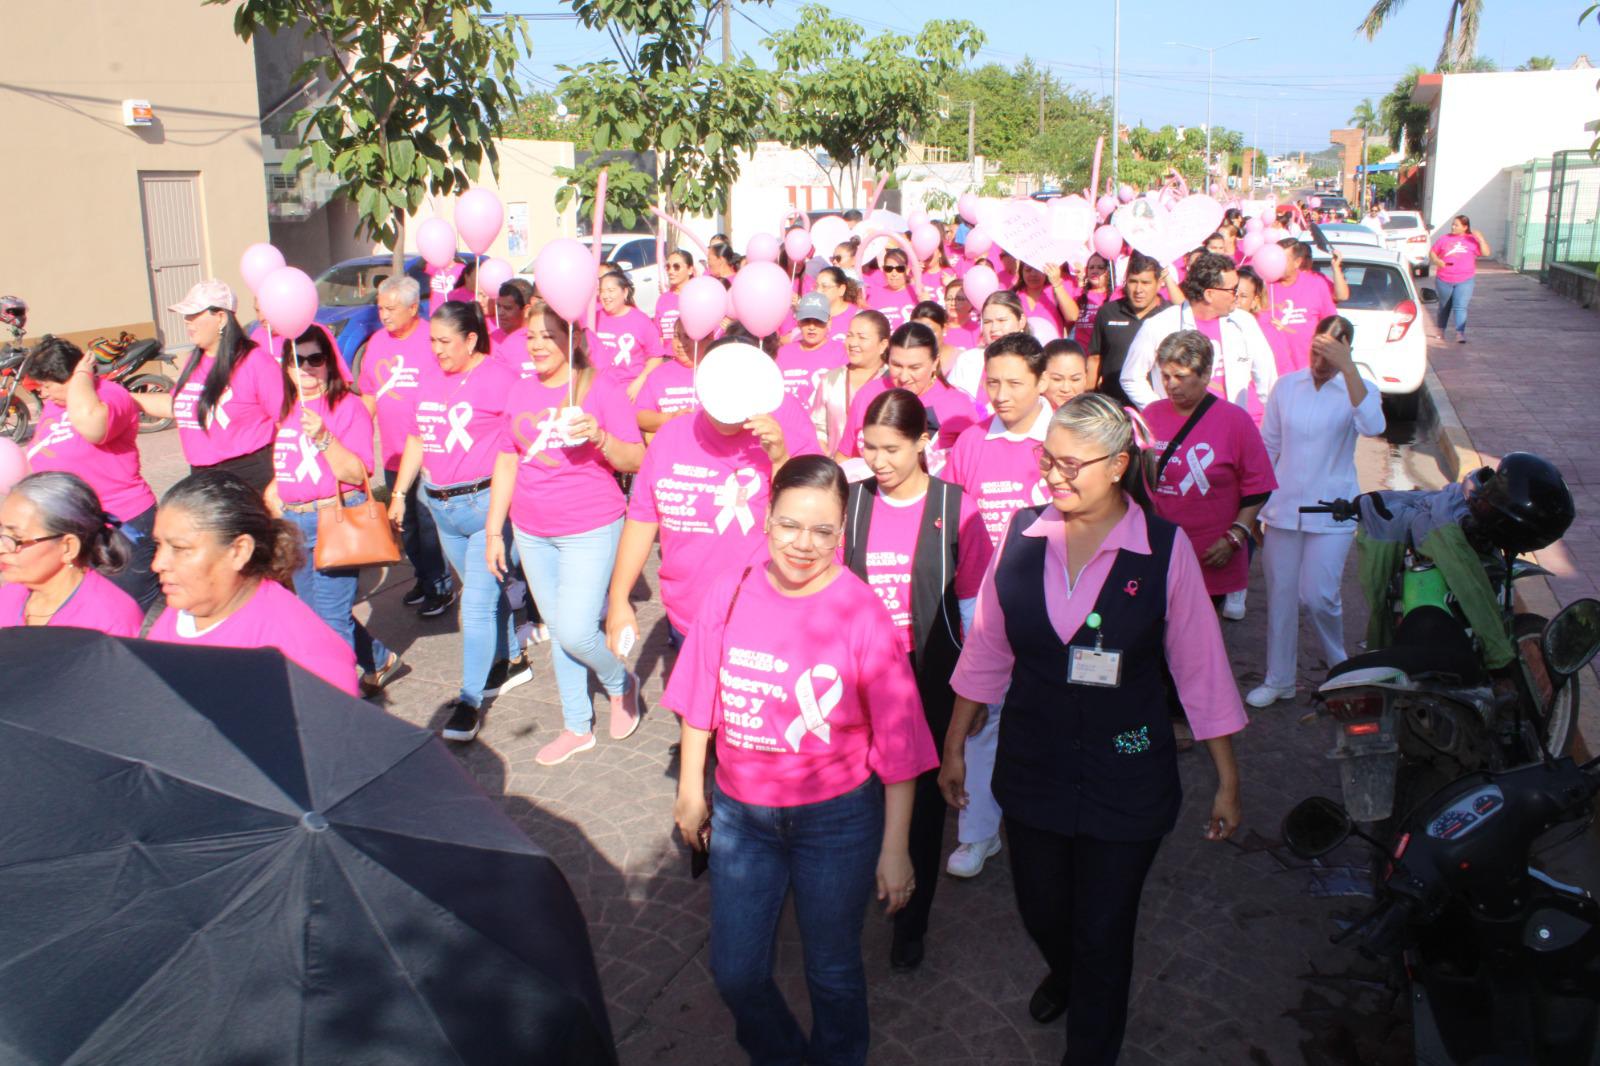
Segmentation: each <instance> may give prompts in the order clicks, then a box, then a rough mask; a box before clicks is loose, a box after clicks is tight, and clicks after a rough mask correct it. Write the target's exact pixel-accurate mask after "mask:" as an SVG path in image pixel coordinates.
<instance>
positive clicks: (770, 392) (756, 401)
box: [695, 344, 783, 426]
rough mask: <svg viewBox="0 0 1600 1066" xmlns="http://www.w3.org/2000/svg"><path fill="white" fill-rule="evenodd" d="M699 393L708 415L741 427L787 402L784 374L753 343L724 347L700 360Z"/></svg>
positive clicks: (698, 395) (726, 345)
mask: <svg viewBox="0 0 1600 1066" xmlns="http://www.w3.org/2000/svg"><path fill="white" fill-rule="evenodd" d="M695 394H696V396H697V397H698V398H699V400H700V406H701V407H703V408H705V412H706V414H708V415H710V416H711V417H712V418H714V419H716V420H717V421H718V422H721V423H723V424H724V425H732V426H737V425H741V424H743V423H745V422H748V421H749V420H750V419H752V418H754V417H755V416H756V415H769V414H771V413H772V412H774V411H776V410H777V409H778V405H779V404H781V403H782V402H783V371H781V370H779V369H778V364H777V363H775V362H773V361H772V359H771V357H769V356H768V355H767V353H766V352H763V351H762V350H761V349H760V348H757V347H756V346H755V345H753V344H724V345H721V346H720V347H718V348H714V349H712V350H711V351H710V352H708V353H706V355H705V357H704V358H703V359H701V360H700V370H699V374H698V380H697V382H696V384H695Z"/></svg>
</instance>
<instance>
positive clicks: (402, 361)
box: [372, 352, 406, 401]
mask: <svg viewBox="0 0 1600 1066" xmlns="http://www.w3.org/2000/svg"><path fill="white" fill-rule="evenodd" d="M405 373H406V357H405V353H403V352H402V353H401V354H400V355H397V356H395V357H394V361H393V362H390V361H389V360H383V361H382V362H380V363H378V376H379V377H383V378H386V379H387V380H386V381H384V383H383V387H382V388H380V389H378V392H377V395H375V396H373V397H372V398H373V400H374V401H376V400H381V399H383V394H384V393H386V392H388V391H389V390H390V389H392V388H394V387H395V386H396V385H398V384H399V383H400V379H401V378H402V377H404V376H405Z"/></svg>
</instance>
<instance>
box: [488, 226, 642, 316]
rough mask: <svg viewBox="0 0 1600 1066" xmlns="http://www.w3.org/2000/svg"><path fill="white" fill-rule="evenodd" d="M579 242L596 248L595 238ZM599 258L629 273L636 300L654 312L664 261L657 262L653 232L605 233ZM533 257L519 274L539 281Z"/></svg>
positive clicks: (581, 239) (601, 240)
mask: <svg viewBox="0 0 1600 1066" xmlns="http://www.w3.org/2000/svg"><path fill="white" fill-rule="evenodd" d="M578 243H579V244H585V245H588V246H589V247H591V248H592V247H594V238H593V237H579V238H578ZM600 260H601V262H604V263H609V264H611V265H613V266H615V267H617V268H618V269H619V270H622V271H623V272H624V273H626V274H627V275H628V278H629V280H631V281H632V282H633V302H634V303H636V304H638V305H639V310H641V311H643V312H644V313H645V314H647V315H654V314H655V310H656V297H657V296H659V295H660V294H661V264H659V263H657V262H656V239H655V237H653V236H651V235H650V234H639V233H606V234H602V235H601V237H600ZM533 263H534V261H533V260H532V259H530V260H528V262H527V265H525V266H524V267H523V268H522V269H521V270H519V271H517V277H519V278H524V279H526V280H528V281H531V282H533V283H534V284H535V285H537V284H538V281H537V279H535V278H534V276H533Z"/></svg>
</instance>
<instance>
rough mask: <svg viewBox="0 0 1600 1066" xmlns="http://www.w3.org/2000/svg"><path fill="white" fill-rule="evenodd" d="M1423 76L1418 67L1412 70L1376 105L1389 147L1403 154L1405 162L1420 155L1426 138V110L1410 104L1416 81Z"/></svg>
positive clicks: (1418, 105)
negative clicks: (1387, 137)
mask: <svg viewBox="0 0 1600 1066" xmlns="http://www.w3.org/2000/svg"><path fill="white" fill-rule="evenodd" d="M1424 73H1426V72H1425V71H1424V70H1423V69H1422V68H1421V67H1412V68H1411V69H1410V70H1408V71H1406V74H1405V76H1404V77H1402V78H1401V79H1400V80H1399V81H1397V82H1395V83H1394V88H1393V89H1390V90H1389V94H1388V95H1387V96H1385V97H1384V98H1383V99H1382V100H1380V101H1379V102H1378V113H1379V115H1380V116H1381V118H1382V121H1383V128H1384V129H1385V130H1387V131H1388V133H1389V147H1390V148H1391V149H1392V150H1394V151H1396V152H1400V151H1404V152H1405V153H1406V158H1407V159H1416V158H1418V157H1419V156H1421V155H1422V142H1423V139H1424V138H1425V137H1426V136H1427V134H1428V109H1427V108H1426V107H1424V106H1423V105H1421V104H1415V103H1412V102H1411V94H1412V93H1414V92H1415V91H1416V89H1417V79H1418V78H1420V77H1422V75H1423V74H1424ZM1402 145H1403V146H1404V147H1402Z"/></svg>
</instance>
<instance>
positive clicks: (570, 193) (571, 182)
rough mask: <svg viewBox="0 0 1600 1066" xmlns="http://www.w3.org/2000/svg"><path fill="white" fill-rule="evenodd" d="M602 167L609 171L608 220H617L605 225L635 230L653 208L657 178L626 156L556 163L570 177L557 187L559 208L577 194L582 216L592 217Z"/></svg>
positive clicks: (561, 174)
mask: <svg viewBox="0 0 1600 1066" xmlns="http://www.w3.org/2000/svg"><path fill="white" fill-rule="evenodd" d="M602 169H604V170H606V171H607V175H606V219H605V220H606V222H607V223H616V226H615V227H612V226H610V225H608V226H606V227H605V228H606V229H607V230H610V229H612V228H616V229H618V230H620V231H621V232H623V233H628V232H631V231H632V230H633V228H634V227H635V226H637V225H638V224H639V219H640V218H643V217H645V216H646V215H647V214H648V213H649V211H650V204H651V199H650V194H651V190H652V188H653V186H654V182H653V181H652V180H651V178H650V175H648V174H646V173H644V172H643V171H641V170H639V169H637V168H635V167H634V166H633V164H632V163H630V162H628V161H627V160H626V159H620V158H616V159H606V158H605V157H603V156H599V155H595V156H590V157H589V159H588V160H586V161H585V162H584V163H583V164H582V165H581V166H576V167H556V177H558V178H561V179H563V180H565V181H566V184H565V185H563V186H562V187H561V188H559V189H557V190H556V210H557V211H565V210H566V209H567V205H568V204H570V203H572V200H573V197H577V199H578V217H580V218H585V219H592V218H593V217H594V198H595V192H596V190H597V189H598V188H599V182H600V171H601V170H602Z"/></svg>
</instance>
